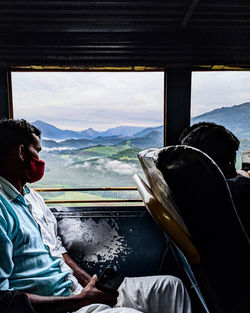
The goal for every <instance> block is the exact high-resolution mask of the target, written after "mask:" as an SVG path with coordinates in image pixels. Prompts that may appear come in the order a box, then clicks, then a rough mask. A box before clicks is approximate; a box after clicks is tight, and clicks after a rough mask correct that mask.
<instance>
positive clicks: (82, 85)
mask: <svg viewBox="0 0 250 313" xmlns="http://www.w3.org/2000/svg"><path fill="white" fill-rule="evenodd" d="M12 93H13V114H14V118H24V119H27V120H28V121H29V122H32V123H33V124H34V125H35V126H37V127H38V128H39V129H40V130H41V131H42V146H43V150H42V152H41V158H42V159H44V160H45V162H46V174H45V175H44V178H43V179H42V180H41V181H39V182H38V183H36V184H34V187H39V188H47V187H60V188H66V187H67V188H71V187H75V188H76V187H130V186H134V182H133V179H132V175H133V174H135V173H137V174H138V173H140V174H142V171H141V167H140V165H139V162H138V160H137V153H138V152H139V151H141V150H143V149H146V148H148V147H152V146H154V147H162V146H163V101H164V99H163V97H164V73H163V72H115V73H114V72H12ZM135 196H137V195H136V193H135V192H131V191H125V192H124V191H123V192H120V193H119V192H113V191H108V192H102V191H98V192H96V191H89V192H88V193H87V194H86V192H85V193H82V192H78V193H77V192H74V193H73V192H72V193H67V195H65V194H64V193H60V194H56V195H55V194H50V196H49V197H53V199H55V200H58V201H60V200H61V199H66V197H67V199H72V200H74V199H75V198H76V197H77V198H78V199H85V198H88V199H97V200H98V199H100V200H101V199H104V198H105V199H107V198H108V199H113V198H126V199H130V198H131V197H132V198H134V197H135Z"/></svg>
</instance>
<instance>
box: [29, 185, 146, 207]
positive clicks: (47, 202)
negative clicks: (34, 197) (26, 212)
mask: <svg viewBox="0 0 250 313" xmlns="http://www.w3.org/2000/svg"><path fill="white" fill-rule="evenodd" d="M34 190H35V191H37V192H67V191H136V190H137V188H136V187H90V188H35V189H34ZM125 202H130V203H131V202H142V200H141V199H101V200H100V199H91V200H90V199H89V200H46V201H45V203H46V204H59V203H125Z"/></svg>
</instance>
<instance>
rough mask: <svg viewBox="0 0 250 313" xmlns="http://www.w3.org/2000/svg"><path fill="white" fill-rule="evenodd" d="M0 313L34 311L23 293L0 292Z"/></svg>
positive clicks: (30, 312) (31, 312)
mask: <svg viewBox="0 0 250 313" xmlns="http://www.w3.org/2000/svg"><path fill="white" fill-rule="evenodd" d="M0 313H35V311H34V309H33V307H32V305H31V303H30V302H29V299H28V297H27V296H26V295H25V294H24V293H22V292H19V291H5V290H0Z"/></svg>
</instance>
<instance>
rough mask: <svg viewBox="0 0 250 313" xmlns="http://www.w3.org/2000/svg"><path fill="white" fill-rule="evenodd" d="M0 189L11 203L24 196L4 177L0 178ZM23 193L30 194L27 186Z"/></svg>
mask: <svg viewBox="0 0 250 313" xmlns="http://www.w3.org/2000/svg"><path fill="white" fill-rule="evenodd" d="M0 189H2V191H3V192H4V193H5V195H6V197H7V199H8V200H9V201H13V200H14V199H16V198H17V197H18V196H19V195H20V196H22V195H21V193H20V192H19V191H18V190H17V189H16V188H15V187H14V186H13V185H12V184H11V183H10V182H9V181H8V180H7V179H5V178H4V177H2V176H0ZM23 191H24V195H26V194H29V193H30V189H29V187H27V186H26V185H25V186H24V187H23ZM22 197H23V196H22Z"/></svg>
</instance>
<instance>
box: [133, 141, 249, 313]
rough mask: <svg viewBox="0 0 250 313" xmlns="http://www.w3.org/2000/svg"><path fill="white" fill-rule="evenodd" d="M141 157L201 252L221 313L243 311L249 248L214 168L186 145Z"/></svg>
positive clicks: (158, 192) (160, 194)
mask: <svg viewBox="0 0 250 313" xmlns="http://www.w3.org/2000/svg"><path fill="white" fill-rule="evenodd" d="M139 159H140V162H141V164H142V167H143V169H144V172H145V174H146V177H147V179H148V182H149V184H150V187H151V189H152V190H153V193H154V195H155V196H156V198H157V199H158V200H159V201H160V202H161V203H164V201H165V194H164V187H163V185H164V183H165V184H166V185H167V186H168V187H169V188H168V189H169V191H168V192H169V193H170V194H171V197H173V201H174V202H175V203H176V207H177V210H178V212H177V213H176V214H177V215H180V216H181V218H182V219H183V222H184V224H185V225H186V228H187V230H188V232H189V233H190V235H191V238H192V242H193V243H194V245H195V246H196V247H197V249H198V251H199V253H200V256H201V263H202V266H203V268H204V272H205V274H206V277H207V278H209V283H210V284H211V286H212V288H213V289H214V291H215V294H216V295H217V296H218V298H219V301H220V303H221V307H222V308H223V310H224V312H227V313H228V312H247V309H246V308H247V302H248V290H247V288H248V287H249V285H248V279H247V276H248V275H247V273H248V266H249V244H248V242H247V240H246V237H245V234H244V232H243V230H242V227H241V224H240V222H239V220H238V217H237V214H236V212H235V208H234V204H233V201H232V198H231V194H230V191H229V188H228V185H227V182H226V180H225V178H224V176H223V174H222V172H221V171H220V169H219V168H218V166H217V165H216V164H215V163H214V162H213V160H212V159H211V158H209V157H208V156H207V155H206V154H204V153H202V152H201V151H199V150H198V149H195V148H191V147H187V146H170V147H167V148H163V149H150V150H147V151H143V152H141V153H140V154H139ZM162 177H163V178H164V183H163V182H162ZM157 178H158V180H159V181H160V188H159V186H158V184H157ZM165 189H166V188H165ZM193 269H194V270H195V267H194V266H193ZM201 280H202V278H201ZM201 283H202V282H201Z"/></svg>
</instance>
